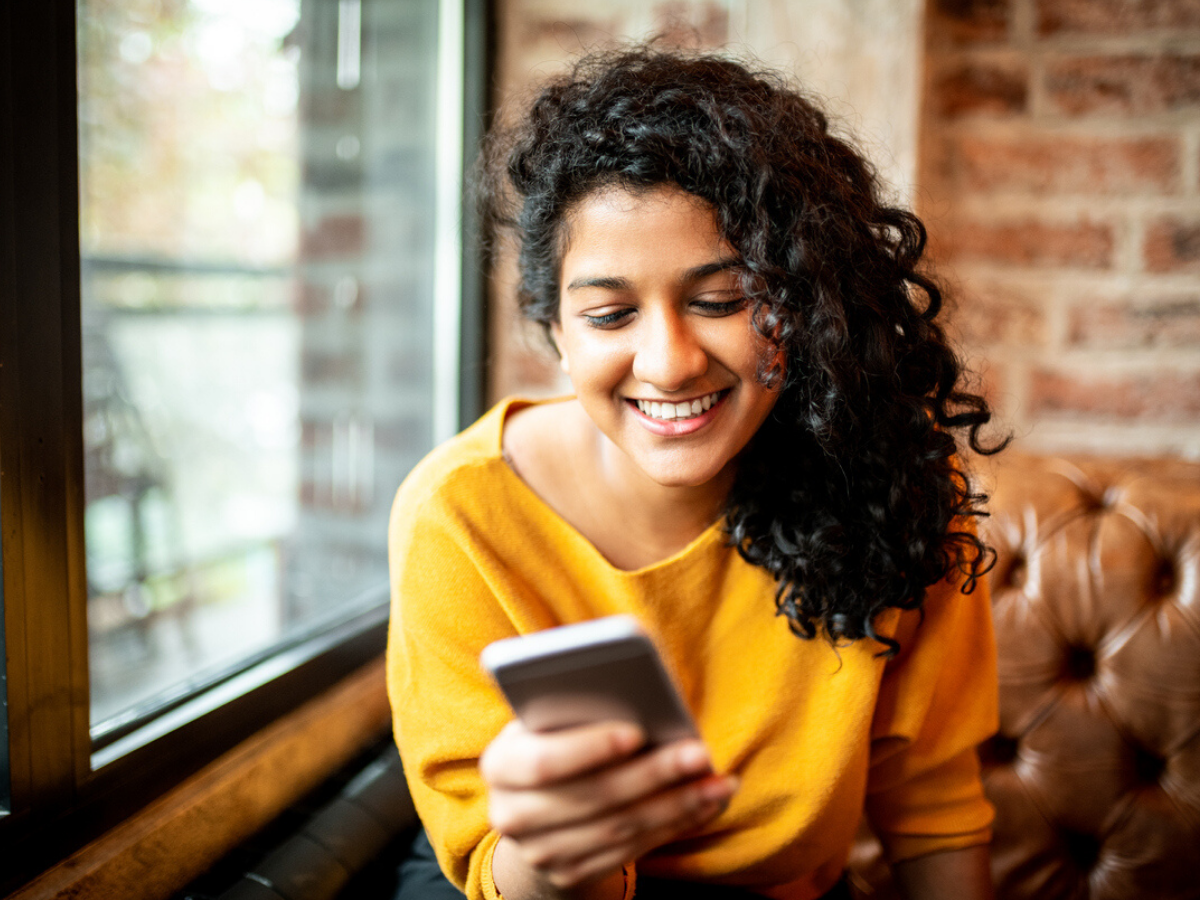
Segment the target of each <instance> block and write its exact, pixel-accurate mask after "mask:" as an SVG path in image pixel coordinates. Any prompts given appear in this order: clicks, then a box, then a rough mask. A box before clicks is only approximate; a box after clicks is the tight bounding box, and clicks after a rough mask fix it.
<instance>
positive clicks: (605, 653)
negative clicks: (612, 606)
mask: <svg viewBox="0 0 1200 900" xmlns="http://www.w3.org/2000/svg"><path fill="white" fill-rule="evenodd" d="M480 661H481V662H482V664H483V667H484V668H485V669H487V670H488V671H489V672H490V673H491V675H492V677H493V678H495V680H496V683H497V684H499V685H500V689H501V690H502V691H503V692H504V695H505V697H507V698H508V702H509V704H510V705H511V706H512V708H513V711H514V712H515V713H516V714H517V717H518V718H519V719H520V720H521V721H522V722H523V723H524V724H525V726H526V727H527V728H529V729H530V730H531V731H554V730H557V729H560V728H570V727H573V726H577V725H586V724H590V723H592V722H600V721H610V720H621V721H628V722H635V723H637V724H638V725H640V726H641V727H642V729H643V731H645V733H646V737H647V742H648V744H649V745H650V746H655V745H658V744H665V743H667V742H669V741H675V740H679V739H681V738H695V737H699V731H697V729H696V725H695V723H694V722H693V720H692V716H691V714H690V713H689V712H688V710H687V707H686V706H685V705H684V703H683V700H682V699H681V698H680V696H679V692H678V691H677V690H676V689H675V685H674V684H673V683H672V682H671V678H670V676H669V675H668V674H667V670H666V668H665V667H664V666H663V663H662V659H661V658H660V657H659V655H658V651H657V650H656V649H655V647H654V644H653V643H652V642H651V640H650V638H649V637H648V636H647V635H646V633H645V632H644V631H643V630H642V628H641V626H640V625H639V624H638V622H637V620H636V619H634V618H633V617H632V616H607V617H605V618H602V619H593V620H592V621H590V622H580V623H578V624H575V625H563V626H561V627H558V628H548V629H546V630H545V631H538V632H535V633H533V634H527V635H521V636H519V637H512V638H505V639H504V640H500V641H496V642H495V643H493V644H489V645H488V646H487V647H485V648H484V649H483V653H482V654H481V655H480Z"/></svg>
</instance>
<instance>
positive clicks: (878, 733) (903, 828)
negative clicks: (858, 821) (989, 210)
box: [866, 579, 999, 862]
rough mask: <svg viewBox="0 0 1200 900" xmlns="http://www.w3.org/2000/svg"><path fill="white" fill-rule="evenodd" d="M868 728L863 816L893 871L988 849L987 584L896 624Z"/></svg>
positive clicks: (990, 645)
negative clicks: (902, 864) (983, 756)
mask: <svg viewBox="0 0 1200 900" xmlns="http://www.w3.org/2000/svg"><path fill="white" fill-rule="evenodd" d="M895 637H896V639H897V640H898V641H899V642H900V645H901V650H900V652H899V653H898V654H897V655H896V657H894V658H893V659H891V660H889V661H888V663H887V665H886V667H885V669H884V675H883V681H882V683H881V686H880V693H879V698H878V702H877V704H876V710H875V716H874V720H873V723H872V729H871V738H872V740H871V767H870V771H869V774H868V781H867V803H866V809H867V817H868V820H869V822H870V824H871V827H872V829H873V830H874V832H875V834H876V835H877V836H878V837H879V839H880V841H881V843H882V844H883V847H884V852H885V854H886V855H887V857H888V858H889V860H891V861H892V862H895V861H898V860H902V859H908V858H911V857H915V856H922V855H924V854H927V853H933V852H936V851H939V850H950V849H957V848H961V847H967V846H971V845H974V844H981V843H986V842H987V841H989V840H990V839H991V822H992V818H993V811H992V808H991V805H990V804H989V803H988V801H987V799H986V797H985V796H984V793H983V785H982V782H981V780H980V777H979V760H978V756H977V752H976V747H977V746H978V744H979V743H980V742H982V741H983V740H985V739H986V738H988V737H989V736H991V735H992V734H993V733H995V731H996V729H997V727H998V718H999V712H998V706H999V701H998V696H997V694H998V688H997V675H996V648H995V639H994V637H993V633H992V617H991V603H990V600H989V593H988V589H987V583H986V580H985V579H980V580H979V581H977V582H976V584H975V589H974V591H973V592H972V593H970V594H964V593H962V591H961V590H960V584H959V582H958V581H956V580H949V579H948V580H945V581H943V582H940V583H939V584H937V585H934V586H933V587H932V588H930V591H929V594H928V596H927V599H926V602H925V609H924V615H923V616H922V614H921V613H919V612H916V611H912V612H904V613H902V614H901V615H900V616H899V623H898V626H897V629H896V631H895Z"/></svg>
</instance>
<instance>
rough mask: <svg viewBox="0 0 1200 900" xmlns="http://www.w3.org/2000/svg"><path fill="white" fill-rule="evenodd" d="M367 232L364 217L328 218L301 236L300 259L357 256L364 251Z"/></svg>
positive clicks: (306, 230) (307, 229)
mask: <svg viewBox="0 0 1200 900" xmlns="http://www.w3.org/2000/svg"><path fill="white" fill-rule="evenodd" d="M365 232H366V225H365V223H364V222H363V218H362V216H355V215H350V216H326V217H325V218H324V219H322V220H321V221H320V222H318V223H317V224H316V225H315V226H314V227H312V228H306V229H305V230H304V233H303V234H302V235H301V236H300V258H301V259H304V260H312V259H322V258H326V257H341V256H357V255H359V254H361V253H362V251H363V240H364V237H365Z"/></svg>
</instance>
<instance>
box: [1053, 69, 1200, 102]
mask: <svg viewBox="0 0 1200 900" xmlns="http://www.w3.org/2000/svg"><path fill="white" fill-rule="evenodd" d="M1046 95H1047V98H1048V99H1049V101H1050V103H1051V104H1053V106H1054V107H1055V108H1056V109H1057V110H1058V111H1060V112H1063V113H1067V114H1068V115H1085V114H1088V113H1123V114H1131V115H1147V114H1150V113H1159V112H1170V111H1173V110H1177V109H1185V108H1187V107H1192V106H1197V105H1200V56H1194V55H1192V56H1160V57H1150V56H1093V57H1081V58H1075V59H1065V60H1059V61H1057V62H1054V63H1051V64H1050V65H1049V66H1048V68H1047V71H1046Z"/></svg>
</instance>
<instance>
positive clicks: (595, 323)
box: [583, 309, 633, 328]
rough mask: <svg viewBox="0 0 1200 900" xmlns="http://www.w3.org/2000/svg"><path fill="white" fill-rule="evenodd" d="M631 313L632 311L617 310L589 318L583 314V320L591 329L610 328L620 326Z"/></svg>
mask: <svg viewBox="0 0 1200 900" xmlns="http://www.w3.org/2000/svg"><path fill="white" fill-rule="evenodd" d="M632 313H633V310H632V309H618V310H614V311H613V312H610V313H605V314H604V315H602V316H589V315H587V314H586V313H585V314H584V316H583V319H584V321H585V322H587V323H588V325H590V326H592V327H593V328H611V327H612V326H614V325H618V324H620V323H621V322H622V321H623V320H624V319H626V318H628V317H629V316H630V315H631V314H632Z"/></svg>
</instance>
